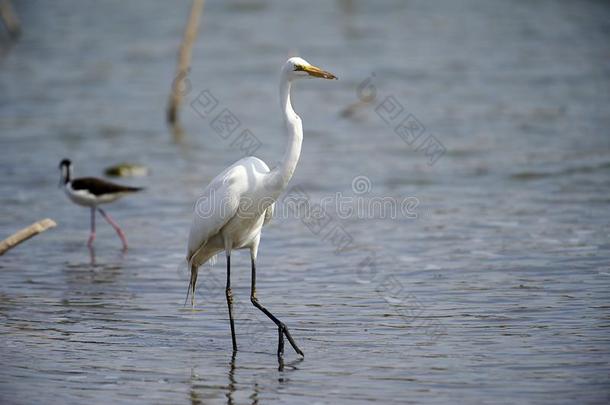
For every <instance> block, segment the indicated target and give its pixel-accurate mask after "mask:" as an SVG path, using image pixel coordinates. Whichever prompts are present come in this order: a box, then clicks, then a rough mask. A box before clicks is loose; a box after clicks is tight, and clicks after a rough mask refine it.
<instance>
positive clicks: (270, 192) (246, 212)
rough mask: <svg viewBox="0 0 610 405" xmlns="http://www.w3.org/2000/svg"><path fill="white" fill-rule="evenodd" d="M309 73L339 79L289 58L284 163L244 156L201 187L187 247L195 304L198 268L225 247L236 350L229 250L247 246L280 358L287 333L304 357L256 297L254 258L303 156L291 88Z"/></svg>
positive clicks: (284, 84) (283, 88) (283, 95)
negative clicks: (273, 164) (269, 163)
mask: <svg viewBox="0 0 610 405" xmlns="http://www.w3.org/2000/svg"><path fill="white" fill-rule="evenodd" d="M311 77H319V78H324V79H336V77H335V76H334V75H333V74H331V73H329V72H326V71H324V70H321V69H320V68H317V67H315V66H312V65H311V64H309V63H308V62H307V61H305V60H304V59H302V58H298V57H294V58H290V59H289V60H288V61H287V62H286V63H285V64H284V67H283V69H282V71H281V75H280V107H281V111H282V116H283V118H284V123H285V127H286V132H287V135H288V146H287V148H286V152H285V154H284V157H283V159H282V160H281V162H280V164H279V165H278V166H277V167H274V168H273V169H272V170H271V169H269V166H267V164H265V162H263V161H262V160H260V159H258V158H256V157H252V156H251V157H246V158H243V159H241V160H239V161H237V162H236V163H234V164H233V165H231V166H229V167H228V168H226V169H225V170H224V171H223V172H222V173H220V174H219V175H218V176H216V177H215V178H214V179H213V180H212V181H211V182H210V184H208V186H207V187H206V188H205V189H204V190H203V192H202V194H201V196H200V198H199V199H198V200H197V202H196V204H195V212H194V215H193V221H192V224H191V230H190V234H189V241H188V250H187V262H188V264H189V267H190V269H191V280H190V284H189V290H188V291H189V292H190V294H191V304H192V305H194V304H195V298H194V297H195V287H196V283H197V274H198V269H199V267H200V266H201V265H202V264H204V263H206V262H207V261H208V260H209V259H210V258H212V257H213V256H215V255H216V254H218V253H220V252H222V251H224V252H225V254H226V257H227V286H226V296H227V304H228V307H229V320H230V324H231V337H232V341H233V350H237V343H236V340H235V327H234V322H233V314H232V292H231V281H230V271H231V267H230V260H231V250H233V249H249V250H250V257H251V265H252V286H251V292H250V300H251V301H252V304H253V305H254V306H256V307H257V308H258V309H260V310H261V311H263V312H264V313H265V315H267V316H268V317H269V318H270V319H271V320H273V322H275V323H276V325H277V326H278V333H279V342H278V356H279V357H280V358H281V356H282V355H283V350H284V341H283V337H284V335H285V336H286V338H287V339H288V340H289V342H290V344H291V345H292V347H293V348H294V350H295V351H296V352H297V353H298V354H300V355H303V352H302V351H301V350H300V349H299V348H298V347H297V345H296V343H295V342H294V340H293V339H292V337H291V336H290V332H289V331H288V328H287V327H286V325H284V324H283V323H282V322H280V321H279V320H278V319H277V318H276V317H275V316H274V315H273V314H271V312H269V311H268V310H267V309H266V308H264V307H263V306H262V305H261V304H260V303H259V302H258V300H257V298H256V257H257V253H258V246H259V242H260V236H261V229H262V227H263V226H264V225H265V224H266V223H268V222H269V220H270V219H271V217H272V215H273V207H274V203H275V201H276V200H277V198H278V197H279V196H280V194H281V193H282V192H283V191H284V190H285V189H286V186H287V184H288V182H289V181H290V179H291V178H292V175H293V173H294V170H295V168H296V165H297V163H298V160H299V156H300V154H301V143H302V141H303V126H302V122H301V118H300V117H299V116H298V115H297V114H296V113H295V112H294V110H293V108H292V104H291V102H290V90H291V86H292V83H293V81H294V80H297V79H299V78H311ZM187 299H188V292H187Z"/></svg>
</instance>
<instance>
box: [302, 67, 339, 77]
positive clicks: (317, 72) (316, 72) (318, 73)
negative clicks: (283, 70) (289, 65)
mask: <svg viewBox="0 0 610 405" xmlns="http://www.w3.org/2000/svg"><path fill="white" fill-rule="evenodd" d="M299 67H300V69H298V70H303V71H304V72H307V73H308V74H309V75H310V76H313V77H320V78H322V79H336V78H337V76H335V75H334V74H332V73H330V72H327V71H326V70H322V69H320V68H319V67H316V66H311V65H308V66H299Z"/></svg>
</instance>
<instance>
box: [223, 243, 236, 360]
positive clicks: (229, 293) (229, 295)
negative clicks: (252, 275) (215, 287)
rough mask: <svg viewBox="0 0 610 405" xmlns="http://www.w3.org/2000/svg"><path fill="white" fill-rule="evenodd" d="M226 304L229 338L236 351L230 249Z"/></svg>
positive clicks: (229, 252)
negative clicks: (229, 328) (229, 329)
mask: <svg viewBox="0 0 610 405" xmlns="http://www.w3.org/2000/svg"><path fill="white" fill-rule="evenodd" d="M225 293H226V295H227V306H228V307H229V322H230V323H231V339H232V340H233V351H234V352H235V351H237V341H236V340H235V323H234V321H233V291H231V251H228V252H227V288H226V290H225Z"/></svg>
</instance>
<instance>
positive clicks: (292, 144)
mask: <svg viewBox="0 0 610 405" xmlns="http://www.w3.org/2000/svg"><path fill="white" fill-rule="evenodd" d="M290 87H291V82H290V81H289V80H287V79H286V78H282V81H281V83H280V107H281V109H282V114H283V116H284V126H285V128H286V132H287V135H288V145H287V146H286V151H285V152H284V157H283V158H282V161H281V162H280V165H279V166H278V168H277V173H276V175H277V177H278V179H277V180H279V184H280V186H281V188H282V189H283V188H285V187H286V185H287V184H288V182H289V181H290V179H291V178H292V174H293V173H294V169H295V168H296V167H297V163H298V161H299V156H300V155H301V143H302V142H303V126H302V124H301V119H300V118H299V116H298V115H297V113H295V112H294V110H293V109H292V104H291V103H290Z"/></svg>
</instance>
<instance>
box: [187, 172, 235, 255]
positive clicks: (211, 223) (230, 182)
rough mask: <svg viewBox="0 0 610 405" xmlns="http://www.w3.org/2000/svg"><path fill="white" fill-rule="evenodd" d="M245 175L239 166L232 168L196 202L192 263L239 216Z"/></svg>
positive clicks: (190, 243) (191, 241) (193, 222)
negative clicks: (199, 251) (209, 242)
mask: <svg viewBox="0 0 610 405" xmlns="http://www.w3.org/2000/svg"><path fill="white" fill-rule="evenodd" d="M245 174H246V173H245V171H244V170H243V168H241V167H239V166H237V167H231V168H229V170H226V171H225V172H223V173H221V174H220V175H218V176H217V177H216V178H215V179H214V180H212V182H211V183H210V184H209V185H208V186H207V187H206V188H205V189H204V190H203V193H202V194H201V195H200V197H199V198H198V199H197V201H196V202H195V207H194V212H193V221H192V223H191V231H190V233H189V242H188V253H187V258H188V260H189V261H190V260H191V259H192V257H193V255H194V254H196V252H197V250H198V249H199V248H200V247H202V246H204V245H205V244H206V243H207V241H208V240H209V239H210V238H211V237H213V236H214V235H216V234H217V233H218V232H219V231H220V230H221V229H222V227H224V226H225V225H226V224H227V222H229V220H231V218H233V217H234V216H235V214H236V213H237V209H238V207H239V202H240V198H241V194H242V192H243V188H244V184H245V182H244V176H245Z"/></svg>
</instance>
